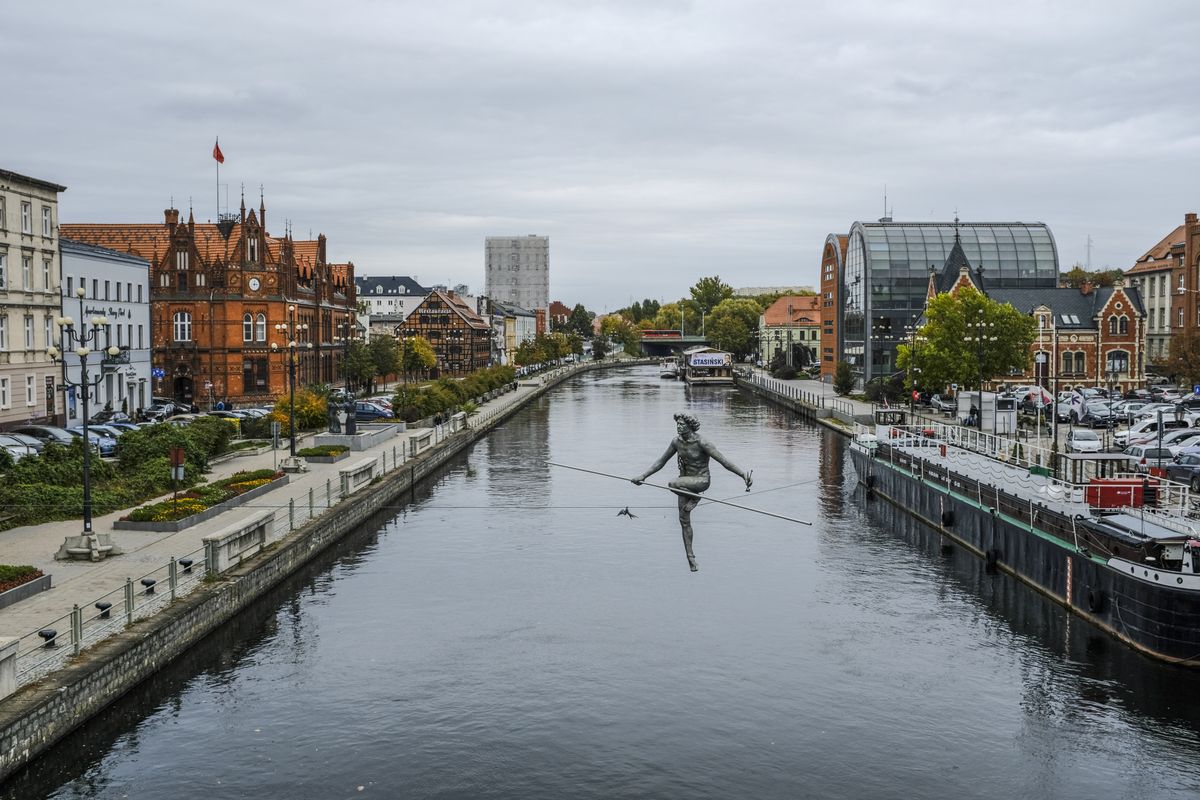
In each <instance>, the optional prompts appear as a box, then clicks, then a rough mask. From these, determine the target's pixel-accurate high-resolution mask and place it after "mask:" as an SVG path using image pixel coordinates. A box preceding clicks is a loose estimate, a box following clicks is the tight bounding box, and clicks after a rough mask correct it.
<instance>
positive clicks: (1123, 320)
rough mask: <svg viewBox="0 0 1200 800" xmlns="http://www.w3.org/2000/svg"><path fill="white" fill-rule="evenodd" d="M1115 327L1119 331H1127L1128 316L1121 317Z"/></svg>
mask: <svg viewBox="0 0 1200 800" xmlns="http://www.w3.org/2000/svg"><path fill="white" fill-rule="evenodd" d="M1117 329H1118V332H1120V333H1123V334H1124V333H1129V317H1121V319H1120V321H1119V323H1118V325H1117Z"/></svg>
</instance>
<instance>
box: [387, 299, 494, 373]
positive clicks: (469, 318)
mask: <svg viewBox="0 0 1200 800" xmlns="http://www.w3.org/2000/svg"><path fill="white" fill-rule="evenodd" d="M396 336H397V337H398V338H403V337H407V336H421V337H424V338H425V339H426V340H427V341H428V342H429V344H430V345H432V346H433V352H434V354H435V355H436V356H437V370H438V372H439V373H441V374H451V375H465V374H466V373H468V372H472V371H473V370H477V369H480V368H482V367H486V366H488V365H489V364H490V363H491V351H492V326H491V325H489V324H488V323H487V321H486V320H485V319H484V318H483V317H481V316H479V315H478V314H477V313H475V311H474V310H473V309H472V308H470V307H469V306H468V305H467V304H466V303H464V302H463V301H462V299H461V298H459V297H458V296H457V295H455V294H454V293H453V292H443V291H441V290H440V289H434V290H433V291H432V292H430V293H429V296H428V297H426V298H425V299H424V300H423V301H421V303H420V305H418V306H417V307H416V308H415V309H413V312H412V313H411V314H409V315H408V317H406V318H405V320H404V322H403V323H402V324H401V325H399V326H397V327H396Z"/></svg>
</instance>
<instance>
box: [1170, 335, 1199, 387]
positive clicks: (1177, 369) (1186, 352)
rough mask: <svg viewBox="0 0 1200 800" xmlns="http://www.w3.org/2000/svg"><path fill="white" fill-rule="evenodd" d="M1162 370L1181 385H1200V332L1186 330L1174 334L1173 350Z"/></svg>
mask: <svg viewBox="0 0 1200 800" xmlns="http://www.w3.org/2000/svg"><path fill="white" fill-rule="evenodd" d="M1162 368H1163V370H1164V371H1165V372H1166V373H1167V375H1169V376H1171V377H1172V378H1174V379H1175V380H1176V381H1177V382H1179V383H1184V384H1190V385H1192V386H1195V385H1196V384H1198V383H1200V332H1197V331H1196V330H1194V329H1191V328H1185V329H1183V330H1181V331H1176V332H1174V333H1172V334H1171V349H1170V350H1169V351H1168V354H1167V357H1166V359H1165V360H1164V361H1163V363H1162Z"/></svg>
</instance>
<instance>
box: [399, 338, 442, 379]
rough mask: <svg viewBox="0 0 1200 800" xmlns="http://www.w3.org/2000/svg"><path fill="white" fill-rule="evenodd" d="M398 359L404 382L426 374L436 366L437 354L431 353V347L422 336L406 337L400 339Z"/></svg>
mask: <svg viewBox="0 0 1200 800" xmlns="http://www.w3.org/2000/svg"><path fill="white" fill-rule="evenodd" d="M399 358H400V369H401V370H402V371H403V372H404V380H405V382H407V381H408V379H409V377H410V376H412V375H416V374H420V373H424V372H427V371H428V370H431V369H433V368H434V366H436V365H437V354H436V353H434V352H433V345H431V344H430V343H429V340H428V339H426V338H425V337H424V336H406V337H405V338H403V339H401V340H400V346H399Z"/></svg>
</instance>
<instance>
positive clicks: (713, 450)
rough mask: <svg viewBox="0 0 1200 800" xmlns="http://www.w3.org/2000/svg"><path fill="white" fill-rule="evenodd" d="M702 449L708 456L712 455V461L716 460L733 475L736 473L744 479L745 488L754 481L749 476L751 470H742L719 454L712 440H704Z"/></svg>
mask: <svg viewBox="0 0 1200 800" xmlns="http://www.w3.org/2000/svg"><path fill="white" fill-rule="evenodd" d="M704 449H705V451H706V452H707V453H708V454H709V456H711V457H712V459H713V460H714V461H716V462H717V463H718V464H720V465H721V466H722V467H724V468H725V469H727V470H729V471H730V472H732V473H733V474H734V475H737V476H738V477H739V478H741V479H742V480H744V481H745V482H746V488H747V489H749V488H750V485H751V484H752V483H754V480H753V479H752V478H751V477H750V473H751V470H746V471H743V470H742V468H741V467H739V466H738V465H737V464H734V463H733V462H732V461H730V460H729V459H728V458H726V457H725V456H723V455H721V451H720V450H718V449H717V448H716V447H714V446H713V444H712V442H709V441H705V442H704Z"/></svg>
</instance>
